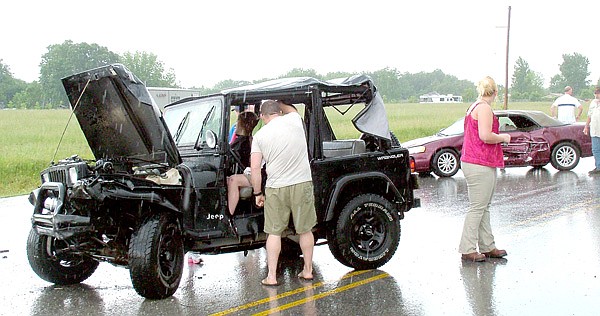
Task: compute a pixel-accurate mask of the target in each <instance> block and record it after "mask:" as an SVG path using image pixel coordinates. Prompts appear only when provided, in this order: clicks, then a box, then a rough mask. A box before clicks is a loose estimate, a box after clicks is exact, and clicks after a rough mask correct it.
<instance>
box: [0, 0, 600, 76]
mask: <svg viewBox="0 0 600 316" xmlns="http://www.w3.org/2000/svg"><path fill="white" fill-rule="evenodd" d="M509 5H510V6H511V7H512V14H511V29H510V52H509V62H510V63H509V80H510V76H512V71H513V68H514V62H515V60H516V59H517V58H518V57H519V56H521V57H523V58H524V59H525V60H526V61H527V62H528V63H529V66H530V68H531V69H532V70H534V71H536V72H538V73H540V74H541V75H542V76H543V77H544V79H545V81H546V84H548V82H549V80H550V78H551V77H552V76H554V75H555V74H557V73H559V64H561V63H562V61H563V59H562V55H563V54H573V53H574V52H578V53H581V54H582V55H584V56H586V57H587V58H588V59H589V61H590V65H589V70H590V72H591V76H590V77H589V78H588V79H590V80H592V82H593V83H596V81H597V80H598V78H599V77H600V44H598V42H597V41H596V43H594V42H593V40H594V38H595V37H598V35H599V33H600V32H599V30H600V18H599V15H600V1H595V0H586V1H583V0H571V1H554V0H552V1H533V0H520V1H507V0H499V1H481V0H479V1H475V0H468V1H460V0H455V1H447V0H429V1H428V0H421V1H397V0H390V1H378V0H371V1H364V0H363V1H354V0H339V1H338V0H320V1H316V0H305V1H275V0H273V1H271V0H269V1H230V0H217V1H160V2H159V1H127V0H120V1H114V0H103V1H60V0H58V1H45V0H40V1H35V0H18V1H17V0H9V1H5V2H4V3H3V5H2V13H3V14H2V18H0V30H2V32H1V34H2V43H1V44H0V45H1V46H0V59H2V60H3V62H4V64H6V65H8V66H9V67H10V70H11V72H12V73H13V74H14V76H15V77H16V78H19V79H22V80H25V81H27V82H31V81H33V80H37V79H38V77H39V64H40V61H41V56H42V55H43V54H45V53H46V52H47V47H48V46H49V45H52V44H61V43H63V42H64V41H65V40H72V41H73V42H75V43H80V42H86V43H90V44H91V43H96V44H99V45H101V46H105V47H107V48H108V49H109V50H111V51H113V52H115V53H119V54H122V53H124V52H128V51H129V52H135V51H145V52H149V53H153V54H155V55H157V56H158V58H159V60H161V61H163V62H164V64H165V66H166V67H167V68H172V69H173V70H174V72H175V75H176V77H177V80H178V81H179V83H180V84H181V85H182V86H183V87H191V86H202V85H203V86H206V87H212V86H213V85H214V84H215V83H217V82H219V81H221V80H225V79H234V80H248V81H251V80H255V79H261V78H265V77H276V76H279V75H282V74H284V73H285V72H287V71H289V70H291V69H292V68H304V69H308V68H312V69H315V70H316V71H317V72H318V73H320V74H326V73H327V72H332V71H347V72H361V71H375V70H379V69H382V68H384V67H390V68H396V69H398V70H399V71H401V72H410V73H416V72H420V71H424V72H430V71H433V70H435V69H441V70H442V71H444V73H446V74H451V75H454V76H457V77H458V78H459V79H466V80H470V81H473V82H476V81H477V80H479V79H480V78H482V77H483V76H486V75H491V76H492V77H494V78H495V79H496V81H497V82H498V83H500V84H504V74H505V58H506V31H507V29H506V26H507V22H508V6H509Z"/></svg>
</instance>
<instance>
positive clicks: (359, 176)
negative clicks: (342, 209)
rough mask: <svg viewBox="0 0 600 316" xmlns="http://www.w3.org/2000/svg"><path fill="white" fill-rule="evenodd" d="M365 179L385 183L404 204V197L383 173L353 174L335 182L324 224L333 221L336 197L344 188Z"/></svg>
mask: <svg viewBox="0 0 600 316" xmlns="http://www.w3.org/2000/svg"><path fill="white" fill-rule="evenodd" d="M365 179H377V180H381V181H383V182H385V183H387V184H388V186H389V188H390V190H391V191H392V192H393V194H394V195H395V196H396V198H398V199H399V200H400V201H402V203H404V202H406V200H405V199H404V197H403V196H402V194H401V193H400V191H398V188H396V186H395V185H394V183H393V182H392V180H390V178H389V177H388V176H386V175H385V174H384V173H382V172H376V171H371V172H364V173H354V174H350V175H346V176H343V177H341V178H338V179H336V180H335V182H334V185H333V188H332V191H331V194H330V197H329V201H328V202H327V209H326V211H325V222H328V221H331V220H333V217H334V213H335V211H334V210H335V206H336V204H337V200H338V197H339V196H340V194H341V193H342V192H343V191H344V189H345V188H346V186H348V185H349V184H351V183H353V182H356V181H359V180H365Z"/></svg>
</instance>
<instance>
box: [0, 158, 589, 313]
mask: <svg viewBox="0 0 600 316" xmlns="http://www.w3.org/2000/svg"><path fill="white" fill-rule="evenodd" d="M592 168H593V159H592V158H585V159H582V160H581V162H580V164H579V166H578V167H577V168H575V169H574V170H573V171H567V172H558V171H556V170H555V169H553V168H552V167H550V166H547V167H546V168H544V169H541V170H533V169H530V168H513V169H507V170H506V171H505V172H501V173H500V174H499V179H498V185H497V190H496V195H495V198H494V202H493V205H492V227H493V229H494V235H495V236H496V244H497V246H498V247H499V248H505V249H506V250H507V251H508V256H507V257H506V259H504V260H501V259H495V260H490V261H487V262H483V263H463V262H462V261H461V260H460V256H459V254H458V253H457V247H458V242H459V238H460V233H461V231H462V221H463V216H464V212H465V208H466V205H467V196H466V184H465V181H464V177H463V176H462V173H460V172H459V173H458V174H457V175H456V176H455V177H453V178H437V177H427V178H420V180H421V189H420V190H418V191H417V195H418V196H419V197H421V199H422V207H421V208H418V209H414V210H411V211H410V212H409V213H407V214H406V218H405V219H404V220H403V221H402V237H401V240H400V245H399V248H398V251H397V252H396V255H395V256H394V257H393V259H392V260H391V261H390V262H389V263H388V264H386V265H385V266H383V267H381V268H380V269H378V270H372V271H353V270H352V269H350V268H347V267H345V266H343V265H341V264H340V263H338V262H337V261H336V260H335V259H334V258H333V256H332V255H331V254H330V252H329V248H328V247H327V246H320V247H317V248H316V249H315V260H314V261H315V262H314V265H315V281H314V282H302V281H300V280H298V278H296V277H294V276H295V275H296V274H297V273H298V271H300V269H301V264H302V263H301V261H300V260H298V261H286V262H282V265H283V267H282V268H281V269H280V276H279V281H280V282H281V283H282V285H281V286H279V287H276V288H268V287H263V286H261V285H259V281H260V280H261V279H262V278H263V277H264V276H265V275H266V263H265V261H266V258H265V252H264V250H263V249H261V250H257V251H251V252H249V253H248V256H247V257H244V255H243V253H236V254H225V255H216V256H210V255H205V256H202V258H203V259H204V262H203V263H202V264H188V263H186V266H185V269H184V276H183V279H182V281H181V284H180V287H179V290H178V291H177V292H176V293H175V295H174V296H173V297H172V298H169V299H165V300H160V301H151V300H145V299H144V298H142V297H140V296H138V295H137V294H136V293H135V291H134V290H133V288H132V286H131V282H130V279H129V271H128V270H126V269H124V268H119V267H114V266H112V265H110V264H106V263H103V264H100V266H99V268H98V270H97V271H96V273H95V274H94V275H92V276H91V277H90V278H89V279H88V280H86V281H85V282H84V283H82V284H80V285H77V286H54V285H52V284H49V283H47V282H45V281H43V280H41V279H39V278H38V277H37V276H36V275H35V274H34V273H33V272H32V270H31V269H30V267H29V264H28V262H27V258H26V256H25V243H26V239H27V235H28V232H29V227H30V222H29V217H30V215H31V205H29V203H28V202H27V200H26V197H25V196H19V197H13V198H8V199H0V251H3V252H2V253H0V314H1V315H208V314H214V313H221V315H226V314H232V315H249V314H259V315H260V314H261V313H262V314H268V313H277V312H279V313H280V315H370V314H383V315H598V314H599V313H600V206H599V204H598V202H599V199H598V197H599V196H600V177H598V178H591V177H589V176H588V175H587V171H588V170H590V169H592Z"/></svg>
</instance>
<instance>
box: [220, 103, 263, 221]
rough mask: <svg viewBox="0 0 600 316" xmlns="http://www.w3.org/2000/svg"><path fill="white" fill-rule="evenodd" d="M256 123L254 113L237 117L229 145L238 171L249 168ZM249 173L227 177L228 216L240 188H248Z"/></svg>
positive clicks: (231, 212) (245, 113)
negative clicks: (237, 164)
mask: <svg viewBox="0 0 600 316" xmlns="http://www.w3.org/2000/svg"><path fill="white" fill-rule="evenodd" d="M257 123H258V116H257V115H256V114H255V113H254V112H242V113H240V114H239V116H238V120H237V128H236V131H235V134H236V137H235V140H234V141H233V142H232V143H231V151H232V154H233V155H235V156H237V157H234V159H235V160H236V161H237V160H238V159H239V161H238V163H239V164H240V169H242V170H245V169H247V168H248V167H250V147H251V144H252V130H253V129H254V127H255V126H256V124H257ZM249 186H251V185H250V173H249V172H246V171H244V173H243V174H233V175H231V176H229V177H227V201H228V205H229V214H231V215H233V213H234V212H235V208H236V207H237V204H238V200H239V199H240V187H249Z"/></svg>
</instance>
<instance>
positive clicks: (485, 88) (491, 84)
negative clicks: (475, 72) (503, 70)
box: [477, 76, 498, 98]
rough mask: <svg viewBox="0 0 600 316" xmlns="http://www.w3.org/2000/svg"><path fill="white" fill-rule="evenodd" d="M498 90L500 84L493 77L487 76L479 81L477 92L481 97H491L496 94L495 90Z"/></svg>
mask: <svg viewBox="0 0 600 316" xmlns="http://www.w3.org/2000/svg"><path fill="white" fill-rule="evenodd" d="M497 91H498V86H497V85H496V82H495V81H494V79H492V77H490V76H487V77H485V78H483V79H481V80H479V82H478V83H477V93H479V97H480V98H481V97H489V96H492V95H494V92H497Z"/></svg>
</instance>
